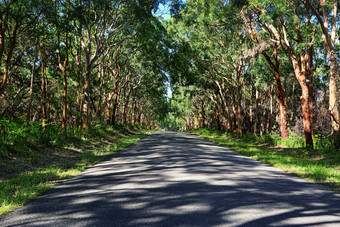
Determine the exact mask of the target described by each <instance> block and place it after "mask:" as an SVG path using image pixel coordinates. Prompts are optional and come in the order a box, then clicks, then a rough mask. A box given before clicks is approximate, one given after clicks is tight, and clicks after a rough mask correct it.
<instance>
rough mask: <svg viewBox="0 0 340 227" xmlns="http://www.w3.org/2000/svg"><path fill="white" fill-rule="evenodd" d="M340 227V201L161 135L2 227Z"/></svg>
mask: <svg viewBox="0 0 340 227" xmlns="http://www.w3.org/2000/svg"><path fill="white" fill-rule="evenodd" d="M295 225H298V226H312V225H315V226H323V225H329V226H340V196H339V195H338V194H335V193H333V192H330V191H328V190H325V189H323V188H321V187H319V186H317V185H314V184H312V183H309V182H307V181H304V180H301V179H299V178H297V177H295V176H292V175H290V174H287V173H284V172H282V171H280V170H278V169H275V168H273V167H269V166H267V165H265V164H262V163H260V162H257V161H254V160H252V159H250V158H247V157H245V156H242V155H240V154H238V153H235V152H233V151H231V150H228V149H226V148H222V147H220V146H218V145H215V144H213V143H211V142H208V141H206V140H203V139H200V138H199V137H197V136H194V135H191V134H189V133H183V132H157V133H154V134H152V135H151V136H148V137H146V138H145V139H143V140H141V141H139V142H138V143H136V144H135V145H133V146H131V147H129V148H128V149H125V150H124V151H122V152H120V153H118V154H116V155H114V156H112V158H111V159H109V160H107V161H104V162H102V163H100V164H97V165H96V166H94V167H92V168H89V169H87V170H86V171H85V172H83V173H82V174H80V175H78V176H77V177H74V178H72V179H70V180H67V181H66V182H64V183H62V184H60V185H59V186H57V187H56V188H54V189H52V190H50V191H49V192H47V193H45V194H44V195H42V196H40V197H38V198H36V199H34V200H33V201H32V202H30V203H29V204H27V205H26V206H25V207H23V208H20V209H17V210H16V211H14V212H11V213H9V214H7V215H5V216H3V217H1V219H0V226H72V227H74V226H295Z"/></svg>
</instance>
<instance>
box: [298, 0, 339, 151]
mask: <svg viewBox="0 0 340 227" xmlns="http://www.w3.org/2000/svg"><path fill="white" fill-rule="evenodd" d="M303 2H304V4H305V5H306V6H307V8H308V9H310V10H311V11H312V13H313V15H314V16H315V17H316V18H317V21H318V23H319V26H320V28H321V31H322V38H323V40H324V44H325V46H326V49H327V52H328V55H329V65H330V77H329V112H330V116H331V122H332V128H333V134H334V136H335V141H336V144H337V147H340V114H339V99H340V95H339V89H340V86H339V84H337V83H340V81H339V66H338V62H339V61H338V57H337V54H336V40H338V39H339V37H337V36H339V34H336V32H337V30H339V28H337V21H338V18H339V15H338V7H339V2H338V1H337V0H333V1H326V0H319V1H310V0H304V1H303ZM320 8H321V10H320ZM321 12H322V13H321ZM329 27H330V28H331V29H329ZM337 80H338V82H337Z"/></svg>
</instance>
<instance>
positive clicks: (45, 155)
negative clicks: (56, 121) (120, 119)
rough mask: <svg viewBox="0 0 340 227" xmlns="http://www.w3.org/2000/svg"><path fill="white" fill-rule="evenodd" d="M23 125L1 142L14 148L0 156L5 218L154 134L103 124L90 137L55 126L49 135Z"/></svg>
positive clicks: (14, 127)
mask: <svg viewBox="0 0 340 227" xmlns="http://www.w3.org/2000/svg"><path fill="white" fill-rule="evenodd" d="M7 123H8V122H7ZM7 126H8V125H7ZM19 126H20V124H16V123H11V127H12V128H11V129H8V128H6V130H8V132H10V133H9V134H7V135H6V136H2V138H1V139H2V140H0V142H1V146H2V148H4V147H5V148H6V149H8V150H5V151H3V152H2V153H1V154H2V155H0V167H1V169H2V170H0V171H1V179H0V215H2V214H5V213H7V212H9V211H12V210H14V209H15V208H18V207H21V206H23V205H24V204H26V203H27V202H28V201H29V200H30V199H32V198H34V197H36V196H38V195H40V194H42V193H44V192H46V191H47V190H49V189H51V188H52V187H54V186H55V185H56V184H57V183H58V182H60V181H62V180H65V179H68V178H71V177H73V176H75V175H77V174H79V173H80V172H82V171H83V170H84V169H85V168H87V167H90V166H92V165H94V164H96V163H98V162H100V161H102V160H104V159H105V158H107V157H109V156H110V155H112V154H114V153H116V152H117V151H119V150H122V149H124V148H126V147H128V146H129V145H131V144H133V143H136V142H137V141H138V140H140V139H141V138H143V137H145V136H146V135H148V134H150V133H151V131H150V130H149V131H148V130H142V128H141V127H138V126H131V125H116V126H115V127H111V126H106V125H97V126H94V127H91V128H90V129H89V131H88V132H84V131H81V130H78V129H72V128H70V129H68V130H67V131H66V132H61V130H60V128H59V127H57V126H52V125H51V126H49V127H48V128H47V129H45V130H44V133H45V135H43V134H42V133H40V132H39V131H38V130H37V129H38V126H36V125H33V126H29V127H27V128H25V127H24V126H22V127H21V126H20V127H19ZM40 131H43V130H41V129H40ZM34 133H36V135H35V136H34ZM39 148H40V149H39ZM62 156H65V157H64V158H62ZM6 173H10V174H9V176H8V175H7V174H6Z"/></svg>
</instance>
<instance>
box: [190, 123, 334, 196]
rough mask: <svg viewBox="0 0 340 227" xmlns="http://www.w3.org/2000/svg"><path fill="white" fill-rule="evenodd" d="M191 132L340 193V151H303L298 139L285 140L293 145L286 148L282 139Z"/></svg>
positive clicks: (200, 130)
mask: <svg viewBox="0 0 340 227" xmlns="http://www.w3.org/2000/svg"><path fill="white" fill-rule="evenodd" d="M191 132H192V133H194V134H197V135H199V136H201V137H203V138H205V139H207V140H210V141H212V142H214V143H216V144H219V145H221V146H224V147H228V148H230V149H232V150H234V151H236V152H238V153H241V154H243V155H246V156H248V157H251V158H253V159H256V160H258V161H261V162H264V163H266V164H269V165H271V166H274V167H276V168H279V169H281V170H283V171H285V172H288V173H291V174H294V175H296V176H299V177H301V178H303V179H306V180H308V181H310V182H313V183H316V184H319V185H321V186H322V187H325V188H327V189H330V190H333V191H335V192H338V193H339V192H340V171H339V170H340V154H339V152H334V151H333V150H329V149H322V148H320V147H317V148H316V149H314V150H306V149H303V148H299V147H298V146H300V147H301V143H300V142H298V143H296V141H297V139H294V140H293V141H292V142H291V143H289V141H284V143H286V144H288V145H289V147H287V146H283V145H282V143H280V140H278V139H273V138H271V139H270V138H268V137H270V136H268V135H266V136H264V137H261V138H256V137H254V136H251V135H245V136H241V137H240V136H235V135H234V134H231V133H224V132H221V131H218V130H215V129H206V128H201V129H196V130H192V131H191ZM265 137H267V138H265ZM288 140H289V139H288ZM268 141H269V143H268ZM294 143H296V144H295V147H294V146H293V144H294ZM297 144H299V145H297ZM326 148H327V147H326Z"/></svg>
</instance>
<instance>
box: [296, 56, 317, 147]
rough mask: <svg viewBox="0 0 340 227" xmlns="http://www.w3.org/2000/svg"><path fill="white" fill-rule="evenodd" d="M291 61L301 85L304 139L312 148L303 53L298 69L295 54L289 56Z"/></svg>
mask: <svg viewBox="0 0 340 227" xmlns="http://www.w3.org/2000/svg"><path fill="white" fill-rule="evenodd" d="M291 59H292V61H293V67H294V72H295V75H296V78H297V80H298V82H299V84H300V86H301V90H302V95H301V97H300V99H301V107H302V117H303V127H304V132H305V141H306V146H307V147H310V148H313V137H312V124H311V121H310V119H311V118H310V117H311V114H310V109H309V89H308V85H307V82H306V70H305V69H304V68H303V67H304V66H305V56H304V53H302V54H301V66H302V69H301V70H300V67H299V62H298V60H297V59H296V57H295V56H292V57H291Z"/></svg>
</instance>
